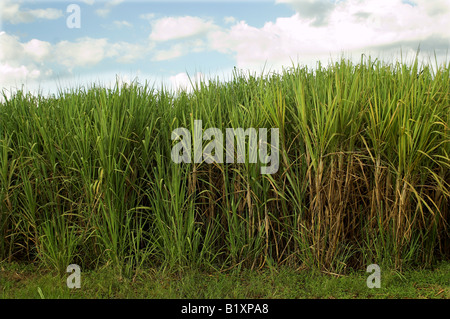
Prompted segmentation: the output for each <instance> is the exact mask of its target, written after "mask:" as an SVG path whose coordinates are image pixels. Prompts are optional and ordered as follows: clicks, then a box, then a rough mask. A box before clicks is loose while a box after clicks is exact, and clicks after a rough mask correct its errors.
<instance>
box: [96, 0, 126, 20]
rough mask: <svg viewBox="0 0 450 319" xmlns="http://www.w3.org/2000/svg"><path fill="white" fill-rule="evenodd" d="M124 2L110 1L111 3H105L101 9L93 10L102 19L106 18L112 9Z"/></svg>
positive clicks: (119, 0) (121, 0)
mask: <svg viewBox="0 0 450 319" xmlns="http://www.w3.org/2000/svg"><path fill="white" fill-rule="evenodd" d="M124 1H125V0H111V1H105V5H104V7H103V8H100V9H97V10H95V13H96V14H97V15H98V16H100V17H102V18H106V17H107V16H108V14H109V13H110V12H111V10H112V8H113V7H115V6H117V5H119V4H121V3H122V2H124Z"/></svg>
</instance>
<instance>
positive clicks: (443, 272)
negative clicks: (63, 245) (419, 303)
mask: <svg viewBox="0 0 450 319" xmlns="http://www.w3.org/2000/svg"><path fill="white" fill-rule="evenodd" d="M0 269H1V270H0V298H8V299H10V298H12V299H39V298H42V297H43V298H47V299H58V298H64V299H69V298H83V299H106V298H121V299H131V298H133V299H147V298H151V299H160V298H162V299H180V298H181V299H261V298H262V299H313V298H320V299H328V298H337V299H338V298H344V299H358V298H363V299H367V298H370V299H372V298H374V299H375V298H380V299H393V298H395V299H404V298H414V299H418V298H419V299H422V298H426V299H449V298H450V286H449V282H450V278H449V273H450V264H449V263H440V264H439V265H438V266H437V267H436V268H435V269H433V270H430V269H422V270H409V271H405V272H403V273H400V272H398V271H394V270H383V269H382V272H381V288H373V289H370V288H367V286H366V279H367V276H368V275H369V274H368V273H365V272H363V271H354V272H351V273H349V274H347V275H343V276H336V275H330V274H324V273H321V272H318V271H312V270H294V269H292V268H288V267H280V268H277V269H275V268H272V269H264V270H253V271H251V270H248V269H247V270H244V271H240V272H239V271H230V272H225V273H221V272H208V273H207V272H201V271H193V270H190V271H185V272H175V273H173V272H169V271H167V270H162V269H159V270H154V269H149V270H143V271H141V272H139V273H137V274H135V276H134V277H133V278H124V277H122V276H121V275H120V274H118V273H117V272H116V271H114V269H112V268H111V267H105V268H101V269H98V270H93V271H87V272H83V271H82V272H81V288H80V289H69V288H67V286H66V278H67V276H68V274H66V275H65V276H60V275H59V274H57V273H55V272H53V273H52V272H49V271H46V270H42V269H41V270H39V268H38V267H36V266H32V265H29V264H28V265H20V264H16V263H13V264H2V265H1V268H0Z"/></svg>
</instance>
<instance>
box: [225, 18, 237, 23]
mask: <svg viewBox="0 0 450 319" xmlns="http://www.w3.org/2000/svg"><path fill="white" fill-rule="evenodd" d="M223 22H225V23H226V24H233V23H235V22H236V18H235V17H231V16H229V17H224V18H223Z"/></svg>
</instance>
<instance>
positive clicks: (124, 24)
mask: <svg viewBox="0 0 450 319" xmlns="http://www.w3.org/2000/svg"><path fill="white" fill-rule="evenodd" d="M113 25H114V26H115V27H116V28H117V29H122V28H132V27H133V25H132V24H131V23H130V22H128V21H125V20H122V21H118V20H115V21H113Z"/></svg>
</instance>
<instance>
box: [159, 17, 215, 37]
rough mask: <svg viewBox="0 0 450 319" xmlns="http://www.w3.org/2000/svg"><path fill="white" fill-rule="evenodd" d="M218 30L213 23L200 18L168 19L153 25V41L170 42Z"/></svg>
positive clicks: (160, 20)
mask: <svg viewBox="0 0 450 319" xmlns="http://www.w3.org/2000/svg"><path fill="white" fill-rule="evenodd" d="M214 28H216V26H215V25H214V23H213V22H212V21H207V20H204V19H201V18H198V17H191V16H185V17H168V18H162V19H158V20H156V21H154V22H153V23H152V33H151V34H150V40H152V41H169V40H177V39H183V38H188V37H193V36H200V35H205V34H206V33H208V32H209V31H211V30H212V29H214Z"/></svg>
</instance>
